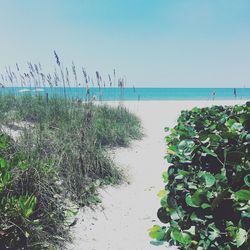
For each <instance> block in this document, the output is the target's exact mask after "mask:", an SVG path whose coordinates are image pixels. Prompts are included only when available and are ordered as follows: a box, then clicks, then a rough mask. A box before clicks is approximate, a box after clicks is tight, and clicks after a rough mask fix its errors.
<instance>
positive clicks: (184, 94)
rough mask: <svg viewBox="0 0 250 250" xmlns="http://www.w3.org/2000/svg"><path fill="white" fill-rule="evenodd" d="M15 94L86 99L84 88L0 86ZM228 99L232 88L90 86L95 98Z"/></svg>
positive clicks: (241, 95)
mask: <svg viewBox="0 0 250 250" xmlns="http://www.w3.org/2000/svg"><path fill="white" fill-rule="evenodd" d="M8 93H13V94H15V95H28V94H39V95H45V93H48V95H49V96H64V95H65V96H66V97H68V98H76V99H83V100H84V99H86V96H87V95H86V89H85V88H66V89H65V92H64V89H63V88H61V87H57V88H39V89H38V88H37V89H35V88H22V87H7V88H1V89H0V94H8ZM213 93H215V95H214V99H215V100H224V99H227V100H230V99H235V96H234V89H233V88H124V89H122V90H121V89H118V88H101V89H99V88H90V94H89V96H90V98H91V97H93V96H95V98H96V100H211V99H213ZM236 94H237V96H236V98H237V99H245V100H250V88H238V89H236Z"/></svg>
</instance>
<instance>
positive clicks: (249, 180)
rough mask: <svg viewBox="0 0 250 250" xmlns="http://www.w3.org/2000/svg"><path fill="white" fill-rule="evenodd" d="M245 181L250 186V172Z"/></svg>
mask: <svg viewBox="0 0 250 250" xmlns="http://www.w3.org/2000/svg"><path fill="white" fill-rule="evenodd" d="M244 182H245V184H246V185H247V186H248V187H250V174H248V175H246V176H245V177H244Z"/></svg>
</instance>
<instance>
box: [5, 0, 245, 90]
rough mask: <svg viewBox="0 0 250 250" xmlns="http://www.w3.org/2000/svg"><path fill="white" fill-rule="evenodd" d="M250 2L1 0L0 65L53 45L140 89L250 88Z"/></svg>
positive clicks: (49, 55)
mask: <svg viewBox="0 0 250 250" xmlns="http://www.w3.org/2000/svg"><path fill="white" fill-rule="evenodd" d="M249 13H250V1H249V0H237V1H236V0H202V1H201V0H70V1H69V0H0V71H1V72H2V71H4V67H5V66H8V65H10V66H13V65H15V63H16V62H18V63H19V65H21V66H20V67H21V68H22V67H23V69H25V67H26V62H27V61H33V62H41V64H42V65H43V66H44V68H45V69H46V70H47V71H53V69H54V65H55V63H54V57H53V51H54V50H56V51H57V53H58V54H59V56H60V58H61V61H63V64H64V65H71V62H72V60H73V61H74V62H75V64H76V65H78V66H83V67H85V68H86V70H87V71H88V72H89V74H91V75H94V73H95V71H96V70H98V71H99V72H100V73H101V74H102V75H103V76H105V75H107V74H108V73H112V72H113V69H116V72H117V74H119V75H120V76H124V77H126V79H127V82H128V85H131V86H132V85H135V86H137V87H243V86H247V87H250V14H249Z"/></svg>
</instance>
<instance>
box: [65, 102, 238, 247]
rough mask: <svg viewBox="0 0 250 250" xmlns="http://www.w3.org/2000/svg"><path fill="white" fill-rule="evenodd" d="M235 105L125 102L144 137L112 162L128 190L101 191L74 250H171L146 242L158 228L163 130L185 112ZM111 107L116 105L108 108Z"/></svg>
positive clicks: (77, 232)
mask: <svg viewBox="0 0 250 250" xmlns="http://www.w3.org/2000/svg"><path fill="white" fill-rule="evenodd" d="M233 103H235V102H234V101H216V102H211V101H210V102H209V101H189V102H187V101H157V102H156V101H148V102H146V101H145V102H144V101H141V102H140V103H138V102H132V101H131V102H130V101H129V102H125V104H124V105H125V106H126V107H127V108H128V109H129V110H130V111H132V112H135V113H136V114H137V115H138V116H139V117H140V118H141V120H142V124H143V126H144V132H145V134H146V136H145V137H144V138H143V140H141V141H135V142H133V143H132V145H131V147H130V148H125V149H118V150H116V152H115V161H116V162H117V164H118V165H119V166H122V168H124V169H126V172H127V174H128V176H129V179H130V184H123V185H121V186H119V187H107V188H106V189H105V190H101V191H100V195H101V198H102V204H101V206H100V207H99V208H98V209H96V210H95V211H93V210H91V209H90V208H85V209H83V210H81V211H80V212H79V214H78V218H79V219H78V223H77V224H76V225H75V226H74V227H73V228H72V235H73V243H72V244H70V245H68V249H72V250H73V249H74V250H76V249H78V250H148V249H171V248H169V247H167V248H166V246H164V245H160V246H155V245H153V244H152V242H150V238H149V237H148V233H147V230H148V229H149V228H150V227H151V226H152V225H153V224H158V223H159V222H158V220H157V216H156V212H157V209H158V208H159V199H158V197H157V193H158V191H159V190H160V189H162V187H163V182H162V180H161V174H162V172H163V171H164V170H165V169H166V162H165V160H164V159H163V158H164V155H165V143H164V136H165V133H164V127H166V126H168V127H172V126H174V125H175V123H176V119H177V117H178V116H179V113H180V111H181V110H183V109H191V108H192V107H194V106H199V107H202V106H211V105H212V104H233ZM111 104H112V105H116V104H114V103H111Z"/></svg>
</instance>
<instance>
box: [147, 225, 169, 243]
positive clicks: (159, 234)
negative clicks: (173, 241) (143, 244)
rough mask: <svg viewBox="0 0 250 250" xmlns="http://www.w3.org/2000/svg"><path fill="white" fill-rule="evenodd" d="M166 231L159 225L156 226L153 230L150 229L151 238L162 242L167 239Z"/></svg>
mask: <svg viewBox="0 0 250 250" xmlns="http://www.w3.org/2000/svg"><path fill="white" fill-rule="evenodd" d="M165 232H166V230H165V229H163V228H161V227H160V226H158V225H154V226H153V227H152V228H150V229H149V236H150V237H151V238H152V239H156V240H158V241H162V240H163V239H164V237H165Z"/></svg>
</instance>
